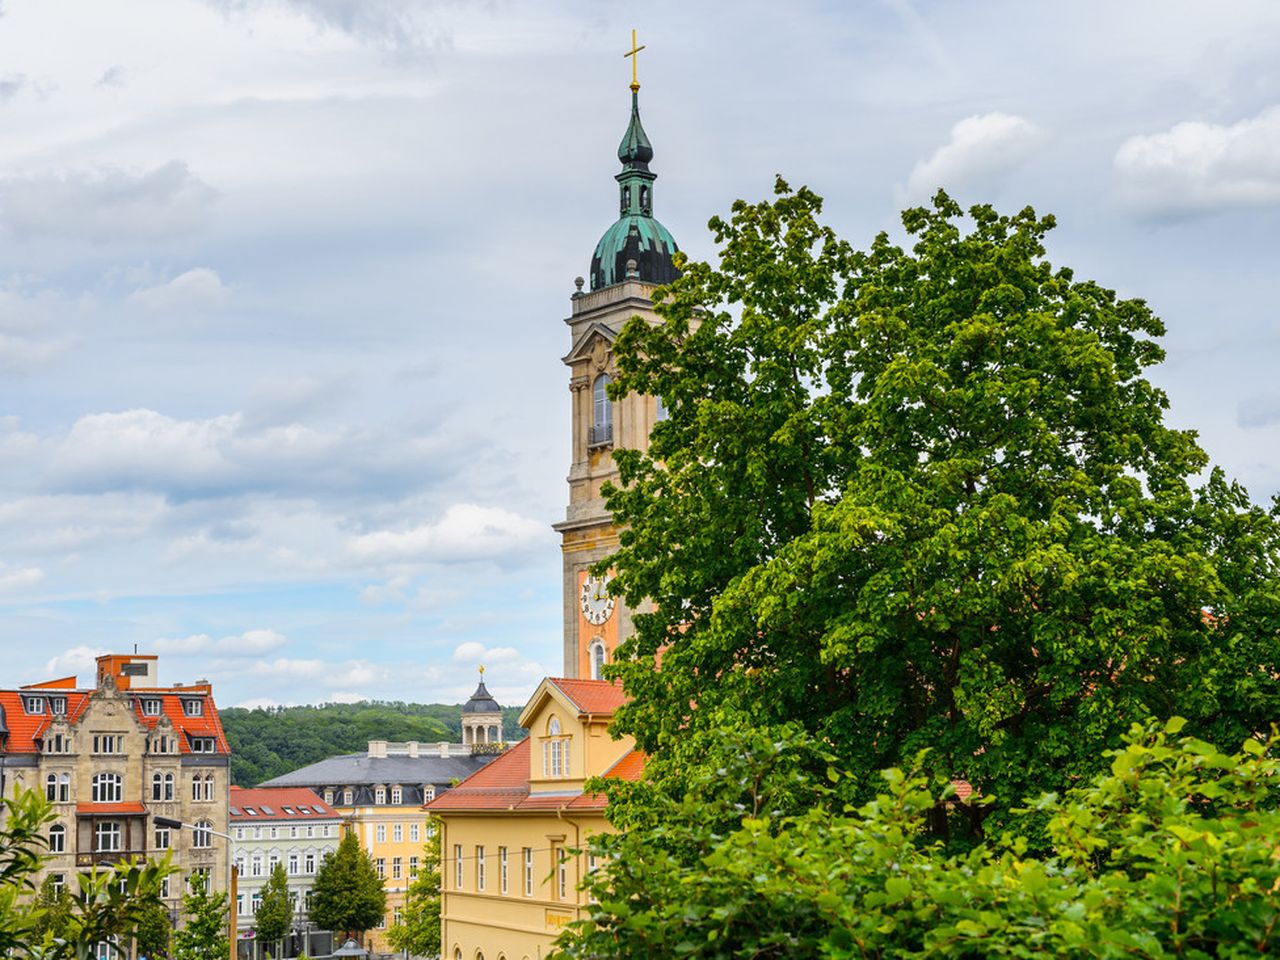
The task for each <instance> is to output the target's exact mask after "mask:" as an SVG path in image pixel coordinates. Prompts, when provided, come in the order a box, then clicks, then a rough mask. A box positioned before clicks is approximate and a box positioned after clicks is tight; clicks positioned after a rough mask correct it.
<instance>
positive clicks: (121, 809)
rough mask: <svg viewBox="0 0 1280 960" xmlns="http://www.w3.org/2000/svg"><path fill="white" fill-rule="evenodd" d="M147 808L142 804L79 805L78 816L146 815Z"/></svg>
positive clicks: (77, 805)
mask: <svg viewBox="0 0 1280 960" xmlns="http://www.w3.org/2000/svg"><path fill="white" fill-rule="evenodd" d="M146 812H147V808H146V807H145V806H144V805H143V804H141V803H77V804H76V816H88V815H89V814H95V815H97V816H103V815H106V816H110V815H112V814H114V815H117V816H119V815H121V814H129V813H146Z"/></svg>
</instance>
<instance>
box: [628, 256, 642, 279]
mask: <svg viewBox="0 0 1280 960" xmlns="http://www.w3.org/2000/svg"><path fill="white" fill-rule="evenodd" d="M627 279H628V280H639V279H640V264H638V263H636V262H635V261H634V260H628V261H627Z"/></svg>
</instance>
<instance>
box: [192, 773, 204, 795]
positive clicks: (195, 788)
mask: <svg viewBox="0 0 1280 960" xmlns="http://www.w3.org/2000/svg"><path fill="white" fill-rule="evenodd" d="M200 784H201V779H200V774H198V773H193V774H192V775H191V799H192V800H199V799H200V798H201V797H202V796H204V788H203V787H201V786H200Z"/></svg>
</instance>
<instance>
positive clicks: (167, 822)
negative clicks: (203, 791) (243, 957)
mask: <svg viewBox="0 0 1280 960" xmlns="http://www.w3.org/2000/svg"><path fill="white" fill-rule="evenodd" d="M151 820H152V822H153V823H155V825H156V826H157V827H169V828H170V829H172V830H200V831H202V832H204V833H207V834H209V835H210V836H212V837H222V839H224V840H226V841H227V883H228V885H229V887H230V891H231V893H230V895H229V896H228V898H227V916H228V917H229V918H230V919H229V920H228V926H229V929H230V940H231V950H230V953H231V956H230V958H229V960H236V952H237V951H236V907H237V904H236V880H237V879H238V877H237V876H236V867H235V864H234V863H232V862H231V834H229V833H222V832H220V831H218V830H214V829H213V828H212V827H197V826H196V825H195V824H194V823H183V822H182V821H181V820H174V819H172V818H170V817H152V818H151Z"/></svg>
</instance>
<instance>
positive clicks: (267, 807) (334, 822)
mask: <svg viewBox="0 0 1280 960" xmlns="http://www.w3.org/2000/svg"><path fill="white" fill-rule="evenodd" d="M230 822H231V836H232V837H234V838H235V839H234V840H233V841H232V846H231V850H232V856H233V857H234V860H235V866H236V870H237V872H238V874H239V878H240V879H239V889H238V891H237V894H236V915H237V918H238V922H237V926H238V928H239V930H240V931H241V936H242V937H244V938H245V940H246V941H247V942H246V943H242V944H241V955H242V956H245V957H262V956H263V955H264V950H270V951H272V952H274V951H275V948H274V945H272V944H256V943H255V941H253V940H250V939H249V938H248V937H245V935H246V934H248V933H249V932H250V931H252V930H253V929H254V914H255V913H257V910H258V904H259V903H260V902H261V899H262V887H263V885H264V884H265V883H266V882H267V878H268V877H269V876H270V875H271V871H272V870H273V869H275V866H276V864H277V863H278V864H282V865H283V866H284V868H285V872H286V873H287V874H288V875H289V894H290V897H291V898H292V900H293V930H294V933H293V934H292V935H291V937H290V938H289V941H290V942H289V943H288V944H287V945H286V947H285V949H284V951H283V952H282V953H281V954H280V955H281V956H285V957H291V956H297V955H299V954H300V953H306V954H307V955H308V956H314V955H316V954H325V953H329V952H331V950H332V945H333V939H332V936H331V935H330V934H329V933H328V932H327V931H320V930H317V929H315V928H314V927H313V925H312V924H311V922H310V920H309V917H308V915H309V913H310V911H311V886H312V883H313V881H314V880H315V876H316V870H317V869H319V867H320V862H321V861H322V860H323V859H324V855H325V854H326V853H331V852H333V851H334V850H337V849H338V840H339V838H340V834H341V832H342V817H341V815H340V814H339V813H338V812H337V811H336V810H334V809H333V807H331V806H330V805H329V804H327V803H325V802H324V801H323V800H321V799H320V797H319V796H317V795H316V793H315V792H314V791H312V790H308V789H307V788H305V787H274V788H259V789H255V790H246V789H244V788H242V787H234V786H233V787H232V788H231V818H230ZM290 948H292V949H290Z"/></svg>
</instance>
